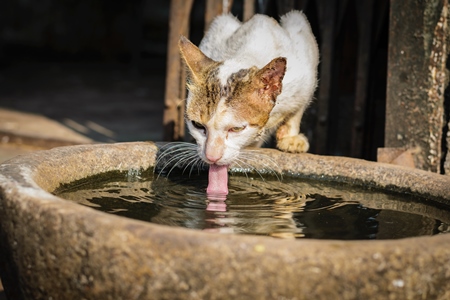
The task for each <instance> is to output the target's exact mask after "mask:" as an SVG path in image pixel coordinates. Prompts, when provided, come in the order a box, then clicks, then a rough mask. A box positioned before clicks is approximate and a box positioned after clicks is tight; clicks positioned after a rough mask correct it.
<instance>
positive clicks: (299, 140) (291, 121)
mask: <svg viewBox="0 0 450 300" xmlns="http://www.w3.org/2000/svg"><path fill="white" fill-rule="evenodd" d="M303 111H304V110H303V109H301V110H299V111H298V112H297V113H296V114H294V115H292V116H290V117H288V118H287V119H286V120H285V121H284V123H282V124H281V126H280V127H278V129H277V133H276V136H275V137H276V140H277V148H278V149H280V150H281V151H285V152H291V153H301V152H307V151H308V149H309V143H308V138H307V137H306V136H305V135H304V134H302V133H300V121H301V119H302V116H303Z"/></svg>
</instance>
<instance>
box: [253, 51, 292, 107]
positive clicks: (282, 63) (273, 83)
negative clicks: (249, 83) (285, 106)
mask: <svg viewBox="0 0 450 300" xmlns="http://www.w3.org/2000/svg"><path fill="white" fill-rule="evenodd" d="M285 73H286V58H284V57H277V58H275V59H273V60H272V61H271V62H269V63H268V64H267V65H265V66H264V67H263V68H262V69H261V70H259V71H258V73H257V78H258V80H259V85H260V87H261V88H260V93H261V94H263V95H265V96H267V97H270V99H271V100H273V101H275V99H276V97H277V96H278V95H279V94H281V88H282V81H283V77H284V74H285Z"/></svg>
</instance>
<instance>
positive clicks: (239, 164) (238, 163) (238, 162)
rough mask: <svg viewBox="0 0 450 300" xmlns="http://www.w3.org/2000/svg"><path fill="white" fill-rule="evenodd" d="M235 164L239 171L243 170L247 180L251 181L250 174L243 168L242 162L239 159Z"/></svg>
mask: <svg viewBox="0 0 450 300" xmlns="http://www.w3.org/2000/svg"><path fill="white" fill-rule="evenodd" d="M235 164H236V165H237V166H238V167H239V169H241V170H242V171H243V173H244V175H245V177H246V178H247V180H249V178H248V173H247V171H246V170H245V168H243V167H242V165H241V161H240V160H239V159H236V160H235Z"/></svg>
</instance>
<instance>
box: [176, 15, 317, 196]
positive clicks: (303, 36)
mask: <svg viewBox="0 0 450 300" xmlns="http://www.w3.org/2000/svg"><path fill="white" fill-rule="evenodd" d="M179 48H180V52H181V57H182V59H183V60H184V62H185V64H186V66H187V69H188V75H189V76H188V84H187V87H188V90H189V94H188V97H187V100H186V115H185V119H186V124H187V127H188V130H189V132H190V134H191V135H192V136H193V137H194V139H195V140H196V142H197V145H198V154H199V156H200V158H201V159H202V160H203V161H204V162H206V163H207V164H209V165H210V171H209V183H208V188H207V193H208V194H227V193H228V186H227V180H228V177H227V176H228V175H227V172H228V167H229V165H230V164H231V163H233V161H234V160H235V159H236V158H237V157H238V156H239V154H240V152H241V150H242V149H243V148H245V147H248V146H256V147H258V146H261V145H262V143H263V142H264V140H265V139H266V138H267V137H268V136H270V135H271V134H273V133H275V138H276V145H277V148H278V149H279V150H281V151H286V152H293V153H299V152H306V151H308V148H309V143H308V140H307V138H306V137H305V136H304V135H303V134H301V133H300V121H301V119H302V116H303V113H304V111H305V109H306V108H307V107H308V105H309V103H310V102H311V100H312V98H313V94H314V91H315V89H316V86H317V65H318V62H319V50H318V46H317V42H316V39H315V37H314V35H313V33H312V30H311V27H310V25H309V22H308V20H307V18H306V16H305V15H304V14H303V13H302V12H300V11H291V12H289V13H287V14H286V15H284V16H282V17H281V20H280V24H279V23H278V22H277V21H275V20H274V19H273V18H270V17H268V16H265V15H260V14H257V15H254V16H253V17H252V18H251V19H250V20H248V21H247V22H245V23H241V22H240V21H239V20H238V19H237V18H235V17H234V16H232V15H231V14H223V15H220V16H218V17H216V18H215V19H214V20H213V22H212V23H211V25H210V27H209V29H208V30H207V32H206V33H205V36H204V38H203V39H202V41H201V42H200V45H199V47H197V46H195V45H194V44H193V43H192V42H190V41H189V40H188V39H187V38H185V37H183V36H182V37H181V38H180V40H179Z"/></svg>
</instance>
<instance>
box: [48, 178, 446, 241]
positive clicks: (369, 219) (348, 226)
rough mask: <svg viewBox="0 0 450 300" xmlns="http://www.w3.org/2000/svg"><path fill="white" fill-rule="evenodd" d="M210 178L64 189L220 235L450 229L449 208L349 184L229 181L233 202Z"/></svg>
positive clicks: (350, 235) (87, 201)
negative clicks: (211, 189)
mask: <svg viewBox="0 0 450 300" xmlns="http://www.w3.org/2000/svg"><path fill="white" fill-rule="evenodd" d="M206 186H207V174H206V173H201V174H190V175H189V174H176V173H175V172H172V173H171V176H170V177H169V178H167V177H165V176H159V177H158V176H157V175H154V174H153V173H151V172H150V173H148V174H147V175H141V176H138V175H137V173H134V174H133V173H129V174H120V173H116V174H113V175H111V176H109V177H107V178H106V179H105V176H97V177H95V176H94V177H92V178H90V179H89V180H85V181H83V182H82V183H80V182H78V183H74V184H73V185H66V186H64V187H61V188H60V189H58V190H57V191H55V194H56V195H58V196H59V197H62V198H64V199H68V200H72V201H75V202H77V203H79V204H82V205H86V206H89V207H92V208H94V209H98V210H101V211H104V212H107V213H111V214H116V215H120V216H124V217H128V218H133V219H138V220H143V221H148V222H153V223H157V224H163V225H168V226H180V227H186V228H193V229H198V230H204V231H209V232H216V233H235V234H253V235H267V236H273V237H281V238H315V239H342V240H363V239H395V238H404V237H412V236H422V235H434V234H439V233H443V232H446V231H447V228H448V223H449V219H450V217H449V215H450V212H449V211H448V208H445V207H442V206H439V207H437V206H434V205H433V203H432V201H428V200H426V199H422V198H419V197H415V196H411V195H399V194H395V193H392V192H388V193H385V192H381V191H379V190H374V189H370V188H365V189H363V188H361V187H356V186H350V185H348V184H343V183H330V182H322V181H313V180H307V179H301V178H295V179H294V178H286V177H285V178H282V179H280V178H276V177H270V176H264V178H262V177H261V176H259V175H252V176H250V175H247V176H246V175H242V174H237V175H236V174H235V175H232V176H230V182H229V190H230V193H229V195H228V196H227V197H226V200H225V201H223V200H215V199H208V197H207V196H206V194H205V190H206Z"/></svg>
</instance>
